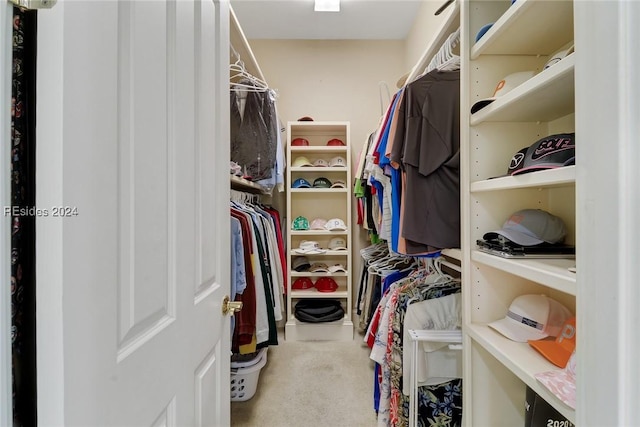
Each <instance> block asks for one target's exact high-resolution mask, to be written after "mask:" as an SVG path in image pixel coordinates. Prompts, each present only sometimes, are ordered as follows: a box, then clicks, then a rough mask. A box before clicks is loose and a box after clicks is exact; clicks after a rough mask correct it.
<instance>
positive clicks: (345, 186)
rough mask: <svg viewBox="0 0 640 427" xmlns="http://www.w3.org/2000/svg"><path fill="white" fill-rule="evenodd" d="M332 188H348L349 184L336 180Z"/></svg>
mask: <svg viewBox="0 0 640 427" xmlns="http://www.w3.org/2000/svg"><path fill="white" fill-rule="evenodd" d="M331 188H347V184H345V182H344V181H343V180H341V179H336V180H335V181H333V184H331Z"/></svg>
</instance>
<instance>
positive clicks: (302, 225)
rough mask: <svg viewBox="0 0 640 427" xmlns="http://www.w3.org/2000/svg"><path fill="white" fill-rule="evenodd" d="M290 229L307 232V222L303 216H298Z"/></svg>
mask: <svg viewBox="0 0 640 427" xmlns="http://www.w3.org/2000/svg"><path fill="white" fill-rule="evenodd" d="M291 228H292V229H294V230H308V229H309V220H308V219H307V218H305V217H303V216H298V217H296V219H294V220H293V222H292V223H291Z"/></svg>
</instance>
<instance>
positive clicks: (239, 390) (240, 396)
mask: <svg viewBox="0 0 640 427" xmlns="http://www.w3.org/2000/svg"><path fill="white" fill-rule="evenodd" d="M266 364H267V347H264V348H262V349H260V351H259V352H258V355H257V356H256V357H255V358H253V359H251V360H249V361H247V362H231V401H232V402H242V401H245V400H249V399H251V398H252V397H253V395H254V394H255V393H256V389H257V388H258V379H259V378H260V370H261V369H262V368H263V367H264V365H266Z"/></svg>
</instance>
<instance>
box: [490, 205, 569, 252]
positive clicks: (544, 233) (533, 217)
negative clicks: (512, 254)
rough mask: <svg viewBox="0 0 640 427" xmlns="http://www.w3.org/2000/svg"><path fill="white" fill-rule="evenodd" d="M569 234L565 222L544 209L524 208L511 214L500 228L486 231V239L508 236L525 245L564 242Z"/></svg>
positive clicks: (513, 240)
mask: <svg viewBox="0 0 640 427" xmlns="http://www.w3.org/2000/svg"><path fill="white" fill-rule="evenodd" d="M566 234H567V229H566V227H565V225H564V222H563V221H562V220H561V219H560V218H558V217H557V216H555V215H552V214H550V213H549V212H547V211H543V210H542V209H523V210H521V211H518V212H515V213H513V214H511V216H510V217H509V219H507V221H506V222H505V223H504V225H503V226H502V228H501V229H500V230H496V231H490V232H488V233H485V234H484V236H483V238H484V239H485V240H494V239H496V238H498V236H503V237H506V238H507V239H509V240H511V241H512V242H514V243H517V244H519V245H523V246H533V245H539V244H540V243H545V242H546V243H552V244H554V243H562V242H563V241H564V237H565V236H566Z"/></svg>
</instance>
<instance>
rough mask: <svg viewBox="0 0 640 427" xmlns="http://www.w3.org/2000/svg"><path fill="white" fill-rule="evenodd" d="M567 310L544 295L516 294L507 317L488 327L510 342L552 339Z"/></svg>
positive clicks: (566, 314) (562, 322)
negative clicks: (517, 295)
mask: <svg viewBox="0 0 640 427" xmlns="http://www.w3.org/2000/svg"><path fill="white" fill-rule="evenodd" d="M571 316H573V314H571V311H569V309H568V308H567V307H565V306H564V305H562V304H560V303H559V302H558V301H556V300H554V299H552V298H549V297H548V296H546V295H520V296H519V297H516V298H515V299H514V300H513V301H512V302H511V305H510V306H509V311H508V312H507V315H506V316H505V317H504V318H503V319H500V320H496V321H495V322H491V323H489V326H490V327H492V328H493V329H495V330H496V331H498V332H500V333H501V334H502V335H504V336H505V337H507V338H509V339H510V340H513V341H517V342H527V341H529V340H541V339H543V338H546V337H549V336H551V337H556V336H558V335H560V333H561V332H562V327H563V325H564V323H565V322H566V321H567V319H568V318H570V317H571Z"/></svg>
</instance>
